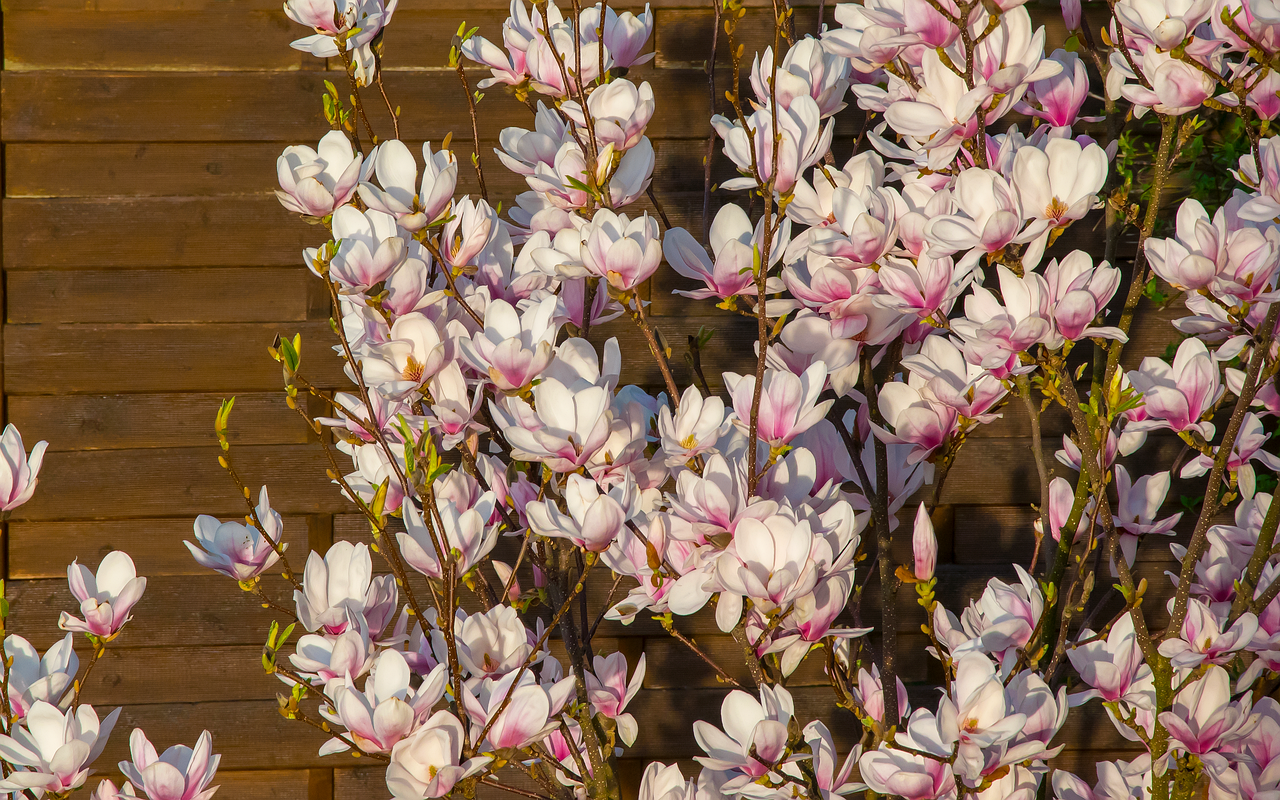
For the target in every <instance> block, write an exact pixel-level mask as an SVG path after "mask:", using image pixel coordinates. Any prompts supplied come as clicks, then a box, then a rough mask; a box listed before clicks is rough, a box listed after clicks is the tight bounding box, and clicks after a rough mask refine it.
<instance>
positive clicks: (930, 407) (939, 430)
mask: <svg viewBox="0 0 1280 800" xmlns="http://www.w3.org/2000/svg"><path fill="white" fill-rule="evenodd" d="M877 402H878V403H879V406H880V413H881V415H882V416H883V417H884V421H885V424H886V425H887V426H888V427H881V426H880V425H876V424H874V423H873V424H872V426H871V430H872V431H873V432H874V433H875V436H876V438H877V439H880V440H882V441H884V442H887V443H892V444H909V445H911V446H912V448H913V449H912V452H911V455H910V456H909V457H908V459H907V462H908V463H912V464H914V463H916V462H917V461H921V460H923V459H925V458H928V457H929V455H930V454H932V453H933V452H934V451H935V450H937V449H938V448H939V447H942V446H943V444H945V443H946V441H947V437H949V436H950V435H951V434H952V433H954V432H955V430H956V425H957V422H958V418H959V414H958V412H957V411H956V409H954V408H952V407H951V406H949V405H946V404H944V403H940V402H938V401H937V400H935V399H933V397H932V396H930V395H928V394H926V393H923V392H921V391H920V390H918V389H916V388H915V387H913V386H911V385H910V384H908V383H897V382H894V383H888V384H886V385H885V386H884V387H882V388H881V390H880V396H879V397H878V398H877ZM890 429H892V431H891V430H890Z"/></svg>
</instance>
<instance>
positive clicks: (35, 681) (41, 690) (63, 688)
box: [4, 633, 80, 719]
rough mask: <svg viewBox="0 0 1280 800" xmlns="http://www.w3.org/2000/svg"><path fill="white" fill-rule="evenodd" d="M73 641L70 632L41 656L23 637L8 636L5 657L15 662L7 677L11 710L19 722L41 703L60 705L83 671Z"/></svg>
mask: <svg viewBox="0 0 1280 800" xmlns="http://www.w3.org/2000/svg"><path fill="white" fill-rule="evenodd" d="M72 641H73V634H70V633H68V634H67V635H66V636H65V637H64V638H62V639H59V640H58V641H57V642H56V643H55V644H54V645H53V646H52V647H50V648H49V649H48V650H46V651H45V654H44V656H43V657H41V655H40V653H39V651H37V650H36V649H35V648H34V647H32V646H31V643H30V642H28V641H27V640H26V639H24V638H22V637H21V636H19V635H17V634H15V633H11V634H9V635H8V636H6V637H5V639H4V657H5V659H12V663H11V664H9V667H8V669H7V670H6V672H7V673H8V674H7V675H5V680H6V686H7V688H8V691H9V709H10V711H11V712H12V713H13V715H14V716H15V717H16V718H17V719H22V718H23V717H25V716H26V715H27V711H28V710H30V709H31V707H32V706H33V705H34V704H35V703H37V702H41V701H43V702H45V703H49V704H50V705H53V706H58V705H60V703H61V701H62V698H63V695H65V694H66V693H67V690H68V689H70V688H71V686H72V684H73V683H74V682H75V678H76V674H77V672H78V671H79V669H80V659H79V658H78V657H77V656H76V651H75V650H74V649H73V647H72Z"/></svg>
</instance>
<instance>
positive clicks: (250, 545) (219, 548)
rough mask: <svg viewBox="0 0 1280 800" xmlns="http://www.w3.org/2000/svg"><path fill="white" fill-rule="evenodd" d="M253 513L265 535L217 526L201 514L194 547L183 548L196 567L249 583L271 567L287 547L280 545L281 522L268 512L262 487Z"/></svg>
mask: <svg viewBox="0 0 1280 800" xmlns="http://www.w3.org/2000/svg"><path fill="white" fill-rule="evenodd" d="M256 513H257V518H258V520H259V521H260V522H261V523H262V526H263V527H264V528H266V531H265V533H264V532H263V531H259V530H258V529H257V528H256V527H255V526H253V525H242V524H240V523H239V522H219V521H218V520H217V519H216V518H214V517H210V516H208V515H206V514H201V515H200V516H198V517H196V521H195V535H196V542H197V543H198V546H197V545H195V544H192V543H191V542H186V541H184V542H183V544H184V545H186V546H187V549H188V550H190V551H191V555H192V557H193V558H195V560H196V563H198V564H199V565H200V566H202V567H205V568H207V569H211V570H213V571H214V572H220V573H222V574H223V575H226V576H227V577H229V578H235V579H236V580H238V581H249V580H252V579H254V578H256V577H258V576H259V575H261V574H262V573H264V572H266V571H267V570H269V569H271V567H273V566H275V564H276V562H277V561H279V560H280V555H281V553H283V552H284V550H285V549H286V548H287V547H288V544H287V543H285V542H282V541H281V537H283V536H284V521H283V520H282V519H281V518H280V514H279V512H277V511H275V510H274V509H272V508H271V501H270V498H268V497H267V487H265V486H263V487H262V491H261V492H260V493H259V494H258V506H257V508H256ZM273 542H274V545H273V544H272V543H273ZM277 548H278V550H277Z"/></svg>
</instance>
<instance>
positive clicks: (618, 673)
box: [587, 653, 645, 747]
mask: <svg viewBox="0 0 1280 800" xmlns="http://www.w3.org/2000/svg"><path fill="white" fill-rule="evenodd" d="M644 674H645V656H644V654H643V653H641V654H640V660H639V661H637V662H636V668H635V670H634V671H633V672H632V673H631V680H629V681H628V680H627V657H626V656H624V655H623V654H622V653H611V654H609V655H608V656H596V657H595V659H594V660H593V661H592V667H591V671H590V672H588V673H587V696H588V697H589V698H590V699H591V708H592V710H594V711H595V713H597V714H600V715H601V716H604V717H605V718H607V719H611V720H613V721H614V724H616V725H617V726H618V738H620V739H621V740H622V743H623V744H625V745H626V746H627V747H630V746H631V745H633V744H635V741H636V734H638V733H639V732H640V726H639V723H637V722H636V718H635V717H634V716H632V715H631V714H628V713H626V709H627V705H628V704H629V703H630V702H631V700H632V698H634V697H635V696H636V693H637V692H639V691H640V684H641V683H643V681H644Z"/></svg>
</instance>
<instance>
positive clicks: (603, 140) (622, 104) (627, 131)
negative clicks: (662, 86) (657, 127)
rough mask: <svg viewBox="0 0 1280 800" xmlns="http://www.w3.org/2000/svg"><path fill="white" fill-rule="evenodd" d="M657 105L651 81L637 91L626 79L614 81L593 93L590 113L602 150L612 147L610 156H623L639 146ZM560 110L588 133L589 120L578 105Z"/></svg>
mask: <svg viewBox="0 0 1280 800" xmlns="http://www.w3.org/2000/svg"><path fill="white" fill-rule="evenodd" d="M656 105H657V104H656V102H655V101H654V97H653V87H651V86H650V85H649V82H648V81H645V82H643V83H641V84H640V85H639V86H638V87H637V86H636V85H635V84H634V83H632V82H631V81H629V80H626V79H621V80H614V81H610V82H609V83H606V84H604V85H602V86H599V87H597V88H596V89H595V90H594V91H592V92H591V94H590V95H589V96H588V98H587V110H588V111H589V112H591V121H592V127H593V128H594V130H595V135H596V142H597V143H598V144H599V146H600V148H601V150H604V149H605V148H607V147H609V146H612V150H611V151H609V152H618V153H621V152H624V151H626V150H630V149H631V148H632V147H635V146H636V145H637V144H639V143H640V139H641V138H642V137H643V136H644V129H645V126H647V125H648V124H649V120H650V119H651V118H652V117H653V111H654V108H655V107H656ZM560 110H561V111H562V112H563V113H564V114H565V116H567V117H568V118H569V119H571V120H573V122H574V123H575V124H576V125H577V126H578V127H579V128H580V129H581V130H586V129H587V119H586V116H585V115H584V114H583V113H582V107H581V106H580V105H579V104H578V103H577V102H576V101H570V102H567V103H563V104H561V106H560Z"/></svg>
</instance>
